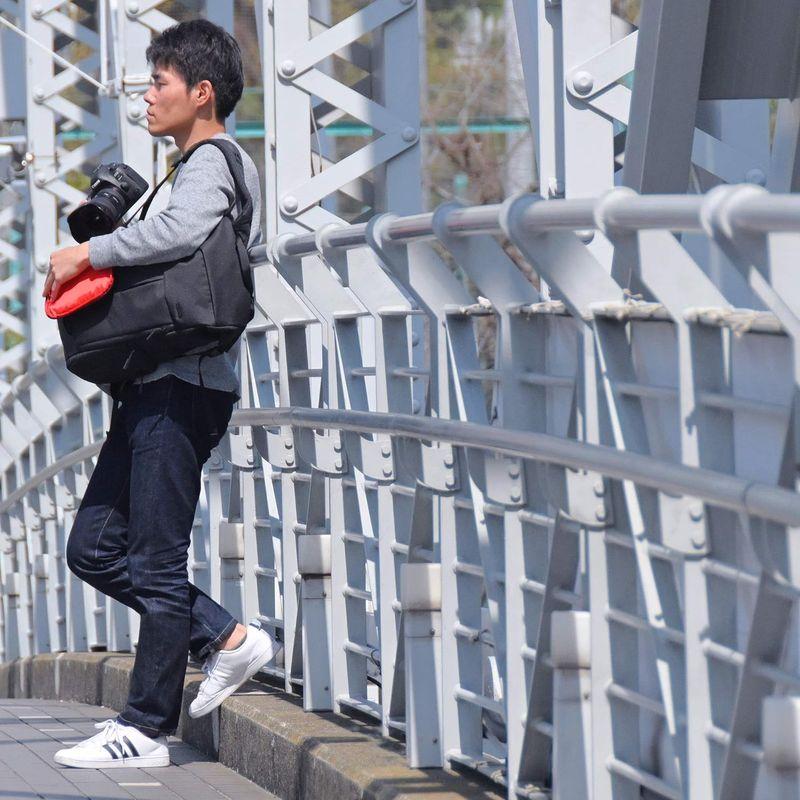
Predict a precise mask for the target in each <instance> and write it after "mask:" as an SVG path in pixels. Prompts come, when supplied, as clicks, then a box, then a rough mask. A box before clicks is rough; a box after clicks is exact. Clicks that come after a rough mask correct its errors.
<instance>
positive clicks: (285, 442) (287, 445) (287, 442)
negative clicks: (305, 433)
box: [283, 439, 294, 450]
mask: <svg viewBox="0 0 800 800" xmlns="http://www.w3.org/2000/svg"><path fill="white" fill-rule="evenodd" d="M283 446H284V447H285V448H286V449H287V450H291V449H292V447H294V441H293V440H292V439H284V440H283Z"/></svg>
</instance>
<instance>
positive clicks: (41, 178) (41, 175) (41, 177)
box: [33, 170, 47, 187]
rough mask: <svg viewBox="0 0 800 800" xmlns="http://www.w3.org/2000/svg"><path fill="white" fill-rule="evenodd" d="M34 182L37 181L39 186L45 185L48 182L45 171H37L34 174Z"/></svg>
mask: <svg viewBox="0 0 800 800" xmlns="http://www.w3.org/2000/svg"><path fill="white" fill-rule="evenodd" d="M33 182H34V183H35V184H36V185H37V186H39V187H42V186H44V185H45V184H46V183H47V176H46V175H45V174H44V172H42V171H41V170H39V171H38V172H37V173H36V174H35V175H34V176H33Z"/></svg>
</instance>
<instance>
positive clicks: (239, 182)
mask: <svg viewBox="0 0 800 800" xmlns="http://www.w3.org/2000/svg"><path fill="white" fill-rule="evenodd" d="M204 144H211V145H214V146H215V147H216V148H217V149H218V150H220V151H221V152H222V155H223V156H224V157H225V161H226V163H227V164H228V169H229V170H230V172H231V176H232V177H233V183H234V197H233V201H232V202H231V204H230V206H229V207H228V211H227V213H228V214H230V213H231V211H233V208H234V206H235V205H236V203H237V201H239V200H240V201H241V202H240V211H239V216H238V217H237V218H236V220H234V224H233V227H234V230H235V231H236V233H237V234H239V233H243V235H244V238H245V242H247V241H248V240H249V237H250V224H251V222H252V220H253V199H252V197H251V196H250V192H249V190H248V189H247V184H246V182H245V178H244V165H243V163H242V155H241V153H240V152H239V148H238V147H237V146H236V145H235V144H234V143H233V142H229V141H228V140H227V139H204V140H203V141H202V142H198V143H197V144H195V145H193V146H192V147H190V148H189V149H188V150H187V151H186V152H185V153H184V154H183V157H182V158H181V159H180V160H179V161H178V162H177V163H176V164H175V166H174V167H173V168H172V169H171V170H170V171H169V172H168V173H167V174H166V175H165V176H164V179H163V180H162V181H161V182H160V183H159V184H158V186H156V188H155V189H153V191H152V192H151V193H150V197H148V198H147V202H146V203H145V204H144V206H142V212H141V214H140V216H139V219H140V220H143V219H144V218H145V215H146V214H147V211H148V210H149V208H150V204H151V203H152V202H153V198H154V197H155V194H156V192H157V191H158V190H159V189H160V188H161V187H162V186H163V185H164V183H166V181H167V178H169V176H170V175H172V173H173V172H174V171H175V170H176V169H177V168H178V166H180V164H183V163H185V162H187V161H188V160H189V158H190V157H191V155H192V153H194V151H195V150H197V148H198V147H202V146H203V145H204Z"/></svg>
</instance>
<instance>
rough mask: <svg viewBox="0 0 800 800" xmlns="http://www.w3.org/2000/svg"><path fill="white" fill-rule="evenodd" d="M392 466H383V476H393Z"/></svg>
mask: <svg viewBox="0 0 800 800" xmlns="http://www.w3.org/2000/svg"><path fill="white" fill-rule="evenodd" d="M392 472H393V470H392V468H391V467H384V468H383V477H384V478H391V477H392Z"/></svg>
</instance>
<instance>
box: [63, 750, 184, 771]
mask: <svg viewBox="0 0 800 800" xmlns="http://www.w3.org/2000/svg"><path fill="white" fill-rule="evenodd" d="M53 759H54V760H55V762H56V764H63V765H64V766H65V767H86V768H87V769H114V768H116V767H128V768H131V767H140V768H145V767H168V766H169V753H167V755H163V756H156V755H153V756H131V757H130V758H113V759H110V758H109V759H106V758H98V759H94V760H92V759H85V758H75V757H73V756H68V755H59V754H58V753H56V754H55V756H53Z"/></svg>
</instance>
